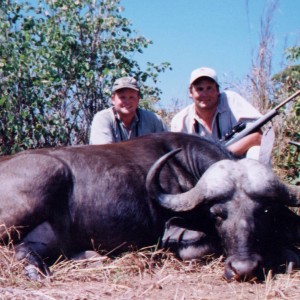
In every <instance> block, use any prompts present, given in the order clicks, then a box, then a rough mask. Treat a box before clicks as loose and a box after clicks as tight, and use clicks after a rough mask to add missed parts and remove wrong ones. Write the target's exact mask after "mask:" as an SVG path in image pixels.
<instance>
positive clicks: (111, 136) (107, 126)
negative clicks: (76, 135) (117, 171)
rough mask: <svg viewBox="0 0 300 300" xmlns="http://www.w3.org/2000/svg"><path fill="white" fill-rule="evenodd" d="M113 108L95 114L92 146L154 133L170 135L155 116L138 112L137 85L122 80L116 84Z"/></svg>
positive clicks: (127, 78) (130, 80) (147, 112)
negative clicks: (165, 132)
mask: <svg viewBox="0 0 300 300" xmlns="http://www.w3.org/2000/svg"><path fill="white" fill-rule="evenodd" d="M111 100H112V104H113V106H112V107H110V108H108V109H105V110H102V111H99V112H97V113H96V114H95V116H94V118H93V121H92V126H91V133H90V144H109V143H115V142H120V141H125V140H129V139H132V138H134V137H137V136H141V135H145V134H148V133H152V132H160V131H167V127H166V125H165V124H164V122H163V121H162V119H161V118H160V117H159V116H158V115H156V114H155V113H153V112H150V111H147V110H145V109H141V108H138V105H139V101H140V93H139V87H138V84H137V81H136V80H135V79H134V78H132V77H122V78H119V79H117V80H116V81H115V82H114V85H113V88H112V96H111Z"/></svg>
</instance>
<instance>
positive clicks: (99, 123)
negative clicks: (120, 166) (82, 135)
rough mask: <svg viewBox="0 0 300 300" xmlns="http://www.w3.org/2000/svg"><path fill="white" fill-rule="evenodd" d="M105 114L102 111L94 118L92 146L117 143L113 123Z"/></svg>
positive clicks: (91, 135) (91, 136) (91, 133)
mask: <svg viewBox="0 0 300 300" xmlns="http://www.w3.org/2000/svg"><path fill="white" fill-rule="evenodd" d="M103 112H104V111H101V112H99V113H97V114H96V115H95V116H94V119H93V122H92V126H91V132H90V144H93V145H101V144H111V143H114V142H115V141H114V135H113V123H112V121H110V120H109V118H107V115H106V114H105V115H104V113H103Z"/></svg>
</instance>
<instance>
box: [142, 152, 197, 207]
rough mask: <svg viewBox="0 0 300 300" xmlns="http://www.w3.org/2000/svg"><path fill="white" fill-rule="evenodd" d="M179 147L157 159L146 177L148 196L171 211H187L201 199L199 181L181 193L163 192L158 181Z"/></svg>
mask: <svg viewBox="0 0 300 300" xmlns="http://www.w3.org/2000/svg"><path fill="white" fill-rule="evenodd" d="M179 151H181V149H180V148H179V149H175V150H173V151H171V152H168V153H167V154H165V155H163V156H162V157H161V158H160V159H158V160H157V161H156V162H155V163H154V164H153V166H152V167H151V168H150V170H149V172H148V174H147V178H146V188H147V191H148V192H149V194H150V196H151V197H152V198H154V199H156V200H157V201H158V202H159V204H160V205H161V206H163V207H165V208H167V209H170V210H173V211H188V210H191V209H193V208H194V207H195V206H196V205H199V204H200V203H201V200H203V199H202V198H201V196H200V194H199V189H200V190H201V187H200V186H199V185H201V183H200V181H199V182H198V183H197V185H196V186H195V187H194V188H192V189H191V190H189V191H187V192H185V193H181V194H165V193H164V192H163V189H162V187H161V185H160V182H159V174H160V172H161V170H162V168H163V166H164V165H165V164H166V162H167V161H168V160H169V159H170V158H171V157H172V156H174V155H175V154H177V153H178V152H179Z"/></svg>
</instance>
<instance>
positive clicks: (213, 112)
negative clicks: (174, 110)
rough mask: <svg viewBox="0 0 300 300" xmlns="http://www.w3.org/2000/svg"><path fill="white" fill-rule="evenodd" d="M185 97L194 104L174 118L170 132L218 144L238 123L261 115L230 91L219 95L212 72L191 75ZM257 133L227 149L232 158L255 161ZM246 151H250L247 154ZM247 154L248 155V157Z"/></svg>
mask: <svg viewBox="0 0 300 300" xmlns="http://www.w3.org/2000/svg"><path fill="white" fill-rule="evenodd" d="M189 96H190V97H191V98H192V99H193V101H194V103H193V104H191V105H189V106H187V107H186V108H184V109H183V110H182V111H180V112H179V113H178V114H176V115H175V116H174V118H173V119H172V122H171V131H178V132H186V133H191V134H199V135H201V136H210V137H212V138H213V139H214V140H222V139H223V138H224V136H225V135H226V134H227V133H229V132H231V129H232V128H233V127H234V126H235V125H237V124H238V123H239V122H241V121H243V122H246V123H248V122H252V121H254V120H256V119H258V118H259V117H261V114H260V113H259V112H258V111H257V110H256V109H255V108H254V107H253V106H252V105H251V104H250V103H249V102H248V101H247V100H245V99H244V98H243V97H241V96H240V95H239V94H237V93H235V92H233V91H227V90H226V91H224V92H220V90H219V84H218V78H217V74H216V72H215V70H213V69H211V68H207V67H202V68H199V69H196V70H194V71H193V72H192V73H191V78H190V85H189ZM261 140H262V133H261V132H259V131H258V132H254V133H252V134H250V135H248V136H246V137H244V138H242V139H241V140H239V141H237V142H235V143H234V144H232V145H230V146H229V147H228V149H229V150H230V151H231V152H232V153H234V154H236V155H241V156H243V155H245V154H247V152H248V154H247V156H248V157H252V158H256V159H258V157H259V149H260V147H259V146H260V144H261ZM249 150H250V151H249ZM250 153H251V154H250Z"/></svg>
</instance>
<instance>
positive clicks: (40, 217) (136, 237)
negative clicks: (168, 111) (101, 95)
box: [0, 132, 300, 280]
mask: <svg viewBox="0 0 300 300" xmlns="http://www.w3.org/2000/svg"><path fill="white" fill-rule="evenodd" d="M178 149H179V150H178ZM298 202H299V195H298V191H297V190H293V189H291V188H289V187H287V186H286V185H285V184H283V183H282V182H281V181H280V180H279V179H278V178H277V177H276V176H275V175H274V174H273V173H272V171H271V170H270V169H269V168H268V167H265V166H263V165H262V164H260V163H258V162H256V161H253V160H246V159H244V160H236V159H234V157H232V156H231V154H230V153H229V152H227V151H226V150H225V149H224V148H222V147H221V146H220V145H218V144H216V143H214V142H212V141H209V140H207V139H204V138H200V137H197V136H192V135H186V134H181V133H166V132H165V133H157V134H152V135H148V136H144V137H140V138H137V139H134V140H131V141H127V142H121V143H118V144H111V145H99V146H97V145H85V146H73V147H65V148H57V149H39V150H34V151H25V152H23V153H20V154H17V155H13V156H10V157H8V158H5V159H3V160H2V161H1V162H0V225H1V224H2V226H0V237H1V238H2V240H3V241H4V242H5V240H7V239H8V238H9V237H10V238H11V239H13V240H14V242H15V243H17V242H18V246H17V247H16V252H17V253H16V255H17V257H18V258H26V259H27V260H28V262H29V263H30V264H33V265H36V266H37V267H38V268H40V269H41V270H42V271H43V272H44V273H46V274H47V273H48V268H47V267H46V266H45V265H44V263H43V262H42V260H41V259H40V258H39V255H40V256H42V257H51V256H53V255H56V254H57V252H56V251H57V249H60V251H61V252H62V253H63V254H64V255H65V256H66V257H72V256H74V255H76V254H77V253H79V252H82V251H85V250H90V249H92V250H106V251H108V252H110V253H111V254H114V255H116V254H118V253H120V252H122V251H125V250H128V249H131V248H132V247H136V248H140V247H144V246H148V245H154V244H157V242H158V241H159V239H160V238H162V244H163V246H164V247H167V248H170V249H172V250H173V251H175V252H176V253H177V255H178V256H179V257H181V258H183V259H193V258H201V257H203V256H204V255H206V254H221V253H225V255H226V256H227V261H226V264H225V277H226V278H227V279H233V278H235V279H238V280H239V279H243V278H246V277H250V276H252V275H255V272H256V271H257V270H259V269H260V268H261V267H262V266H263V265H264V264H265V265H268V264H269V265H271V264H273V263H274V262H275V263H278V264H280V263H289V262H291V263H293V264H296V265H298V263H299V257H300V256H299V253H298V252H297V250H296V248H294V243H295V242H296V241H297V240H298V232H297V230H296V228H298V227H297V226H296V225H297V224H298V218H297V216H296V215H294V214H293V213H292V212H291V211H290V210H289V209H288V208H287V207H286V205H295V206H297V205H298ZM45 222H47V223H48V224H50V225H51V228H52V230H53V232H54V234H55V239H56V240H55V247H54V248H53V245H51V246H50V244H51V241H49V244H47V243H46V246H45V247H42V250H41V248H40V247H39V246H37V247H35V245H34V244H33V243H30V242H29V241H28V239H27V238H26V237H25V236H26V234H28V233H30V232H31V231H32V230H33V229H35V228H36V227H38V226H39V225H40V224H45ZM13 226H15V227H17V229H18V231H17V234H16V235H14V231H12V232H9V231H8V228H11V227H13ZM24 237H25V238H24ZM56 243H57V244H56ZM53 250H55V251H54V252H53Z"/></svg>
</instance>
